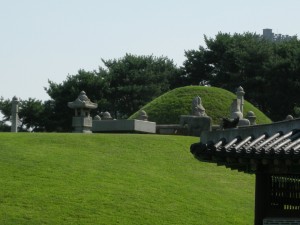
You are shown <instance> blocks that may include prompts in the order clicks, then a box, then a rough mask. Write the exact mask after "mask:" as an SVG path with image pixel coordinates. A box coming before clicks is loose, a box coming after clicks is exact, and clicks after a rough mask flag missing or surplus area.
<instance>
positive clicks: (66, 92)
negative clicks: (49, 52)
mask: <svg viewBox="0 0 300 225" xmlns="http://www.w3.org/2000/svg"><path fill="white" fill-rule="evenodd" d="M102 61H103V63H104V65H105V67H106V68H105V69H104V68H101V67H100V68H99V70H98V71H92V72H88V71H84V70H79V71H78V74H76V75H69V76H68V77H67V79H66V80H65V81H63V82H62V83H61V84H57V83H54V82H52V81H49V87H48V88H46V91H47V93H48V94H49V96H50V97H51V99H52V104H53V114H54V116H53V118H52V119H53V123H56V124H57V125H56V126H54V127H53V128H54V130H63V131H69V130H71V120H72V115H73V112H72V111H71V110H70V109H69V108H68V107H67V102H70V101H74V100H75V99H76V98H77V96H78V95H79V93H80V92H81V91H82V90H84V91H85V92H86V93H87V96H88V97H89V98H90V99H91V100H92V101H93V102H96V103H98V106H99V107H98V109H99V111H102V112H104V111H109V112H110V113H111V114H112V116H113V117H114V118H127V117H128V116H129V115H131V114H132V113H134V112H135V111H136V110H138V109H139V108H140V107H142V106H143V105H145V104H146V103H148V102H149V101H151V100H152V99H154V98H155V97H158V96H159V95H161V94H163V93H165V92H166V91H168V90H169V88H170V86H171V84H172V82H173V81H172V80H173V79H174V78H172V77H173V76H174V77H175V74H176V73H178V68H176V66H175V65H174V64H173V62H172V61H171V60H169V59H167V58H165V57H158V58H157V57H153V56H134V55H130V54H126V55H125V56H124V57H123V58H121V59H118V60H107V61H105V60H102ZM95 113H96V111H94V112H93V114H92V115H95ZM52 125H53V124H52ZM55 127H56V128H55ZM59 127H60V129H58V128H59ZM46 130H50V131H51V130H52V128H51V127H50V128H49V127H46Z"/></svg>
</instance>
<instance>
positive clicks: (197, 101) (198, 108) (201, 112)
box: [192, 96, 207, 116]
mask: <svg viewBox="0 0 300 225" xmlns="http://www.w3.org/2000/svg"><path fill="white" fill-rule="evenodd" d="M192 115H193V116H207V115H206V113H205V108H204V107H203V106H202V101H201V98H200V97H199V96H197V97H195V98H194V99H193V102H192Z"/></svg>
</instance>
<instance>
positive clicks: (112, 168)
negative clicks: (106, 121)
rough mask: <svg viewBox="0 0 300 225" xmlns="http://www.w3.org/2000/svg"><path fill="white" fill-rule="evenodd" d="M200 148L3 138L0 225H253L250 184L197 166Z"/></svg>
mask: <svg viewBox="0 0 300 225" xmlns="http://www.w3.org/2000/svg"><path fill="white" fill-rule="evenodd" d="M197 141H199V138H194V137H182V136H159V135H133V134H123V135H116V134H114V135H109V134H93V135H82V134H62V133H61V134H55V133H51V134H49V133H39V134H37V133H19V134H12V133H0V161H1V162H0V177H1V179H0V185H1V192H0V200H1V204H0V223H1V224H5V225H9V224H12V225H15V224H28V225H29V224H30V225H35V224H49V225H50V224H51V225H56V224H59V225H61V224H72V225H73V224H103V225H104V224H105V225H106V224H122V225H126V224H128V225H135V224H136V225H141V224H143V225H147V224H149V225H153V224H156V225H160V224H161V225H162V224H174V225H176V224H177V225H182V224H186V225H189V224H191V225H194V224H199V225H207V224H222V225H232V224H235V225H250V224H253V220H254V219H253V212H254V176H253V175H248V174H244V173H239V172H237V171H231V170H230V169H226V168H225V167H219V166H217V165H215V164H209V163H202V162H199V161H198V160H196V159H195V158H193V156H192V154H191V153H190V152H189V146H190V145H191V144H192V143H195V142H197ZM233 212H234V213H233Z"/></svg>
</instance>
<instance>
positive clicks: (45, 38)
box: [0, 0, 300, 100]
mask: <svg viewBox="0 0 300 225" xmlns="http://www.w3.org/2000/svg"><path fill="white" fill-rule="evenodd" d="M299 9H300V1H299V0H285V1H282V0H251V1H243V0H227V1H224V0H210V1H202V0H184V1H183V0H182V1H181V0H173V1H171V0H151V1H146V0H126V1H121V0H109V1H108V0H106V1H103V0H26V1H25V0H10V1H7V0H0V29H1V32H0V77H1V81H0V96H3V97H4V98H12V97H13V96H14V95H16V96H17V97H20V98H21V99H27V98H29V97H32V98H36V99H41V100H47V99H49V96H48V95H47V94H46V92H45V91H44V87H47V86H48V79H49V80H51V81H54V82H57V83H61V82H62V81H63V80H65V79H66V76H67V75H68V74H70V75H73V74H76V73H77V71H78V70H79V69H85V70H94V69H97V68H98V67H99V66H103V65H102V62H101V59H106V60H107V59H117V58H121V57H123V56H124V55H125V54H126V53H131V54H135V55H151V54H153V55H154V56H166V57H168V58H170V59H173V60H174V62H175V63H176V64H177V65H178V66H181V65H182V62H183V61H184V60H185V57H184V51H185V50H190V49H198V47H199V46H200V45H202V46H205V44H204V40H203V36H204V35H207V36H208V37H214V36H215V35H216V34H217V33H218V32H224V33H225V32H226V33H243V32H247V31H249V32H253V33H257V34H261V33H262V29H264V28H272V29H273V32H274V33H281V34H288V35H298V36H299V32H300V31H299V29H300V28H299V27H300V26H299V21H300V13H299Z"/></svg>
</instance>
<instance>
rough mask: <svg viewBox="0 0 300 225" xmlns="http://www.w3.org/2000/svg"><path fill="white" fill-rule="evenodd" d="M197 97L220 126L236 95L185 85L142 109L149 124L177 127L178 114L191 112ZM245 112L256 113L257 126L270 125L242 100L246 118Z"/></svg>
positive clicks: (258, 111) (215, 89)
mask: <svg viewBox="0 0 300 225" xmlns="http://www.w3.org/2000/svg"><path fill="white" fill-rule="evenodd" d="M196 96H200V97H201V99H202V104H203V106H204V108H205V111H206V114H207V115H208V116H210V117H212V120H213V123H214V124H219V123H220V118H222V117H229V116H230V105H231V103H232V100H233V99H235V98H236V95H235V94H233V93H231V92H229V91H226V90H224V89H221V88H216V87H203V86H187V87H181V88H176V89H174V90H172V91H169V92H167V93H165V94H163V95H162V96H160V97H158V98H156V99H154V100H153V101H152V102H150V103H148V104H147V105H145V106H144V107H143V108H142V109H141V110H145V111H146V112H147V114H148V116H149V121H154V122H156V123H158V124H177V123H179V116H180V115H189V114H190V113H191V104H192V100H193V99H194V98H195V97H196ZM246 98H247V94H246ZM248 111H253V112H254V113H255V115H256V117H257V118H256V122H257V124H263V123H270V122H271V120H270V119H269V118H268V117H267V116H266V115H265V114H263V113H262V112H261V111H260V110H259V109H257V108H256V107H254V106H253V105H252V104H250V103H249V102H247V101H245V104H244V114H245V115H246V114H247V112H248ZM138 115H139V112H136V113H134V114H133V115H132V116H130V118H129V119H135V118H137V117H138Z"/></svg>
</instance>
